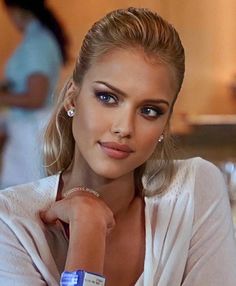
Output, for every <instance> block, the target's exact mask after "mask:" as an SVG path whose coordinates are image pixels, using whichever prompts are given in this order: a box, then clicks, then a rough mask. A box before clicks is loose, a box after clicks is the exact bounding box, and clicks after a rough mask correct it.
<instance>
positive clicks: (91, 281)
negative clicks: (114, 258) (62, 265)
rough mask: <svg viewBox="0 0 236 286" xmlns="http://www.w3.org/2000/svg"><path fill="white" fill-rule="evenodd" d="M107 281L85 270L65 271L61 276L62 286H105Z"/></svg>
mask: <svg viewBox="0 0 236 286" xmlns="http://www.w3.org/2000/svg"><path fill="white" fill-rule="evenodd" d="M105 281H106V279H105V278H104V277H103V276H101V275H99V274H95V273H91V272H86V271H84V270H77V271H73V272H69V271H64V272H63V273H62V274H61V280H60V286H95V285H96V286H105Z"/></svg>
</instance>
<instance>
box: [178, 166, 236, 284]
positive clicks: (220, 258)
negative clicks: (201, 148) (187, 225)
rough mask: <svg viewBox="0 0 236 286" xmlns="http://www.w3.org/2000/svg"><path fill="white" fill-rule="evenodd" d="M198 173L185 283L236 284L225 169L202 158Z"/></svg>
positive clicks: (234, 250) (234, 256) (233, 245)
mask: <svg viewBox="0 0 236 286" xmlns="http://www.w3.org/2000/svg"><path fill="white" fill-rule="evenodd" d="M199 165H200V166H199V169H198V170H197V173H196V182H195V193H194V202H195V203H194V223H193V233H192V239H191V244H190V248H189V252H188V253H189V254H188V260H187V264H186V268H185V274H184V279H183V281H182V284H181V285H182V286H222V285H224V286H233V285H236V243H235V239H234V235H233V223H232V216H231V211H230V205H229V198H228V193H227V190H226V186H225V183H224V180H223V176H222V174H221V172H220V171H219V170H218V168H217V167H215V166H214V165H213V164H211V163H209V162H206V161H202V162H201V163H200V164H199Z"/></svg>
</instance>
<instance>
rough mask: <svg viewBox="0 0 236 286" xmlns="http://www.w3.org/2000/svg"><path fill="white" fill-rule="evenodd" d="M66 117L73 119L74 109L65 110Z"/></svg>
mask: <svg viewBox="0 0 236 286" xmlns="http://www.w3.org/2000/svg"><path fill="white" fill-rule="evenodd" d="M67 115H68V116H69V117H73V116H74V115H75V109H74V108H71V109H69V110H67Z"/></svg>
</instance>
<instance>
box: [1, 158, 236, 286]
mask: <svg viewBox="0 0 236 286" xmlns="http://www.w3.org/2000/svg"><path fill="white" fill-rule="evenodd" d="M175 164H176V167H177V172H176V174H175V177H174V179H173V181H172V183H171V185H170V186H169V188H168V191H166V192H165V193H163V194H162V195H159V196H153V197H146V198H145V226H146V251H145V261H144V271H143V274H142V275H141V276H140V278H139V279H138V281H137V282H136V284H135V286H152V285H153V286H154V285H155V286H156V285H157V286H180V285H181V286H213V285H214V286H222V285H224V286H233V285H236V244H235V240H234V236H233V224H232V217H231V212H230V206H229V200H228V194H227V190H226V188H225V184H224V180H223V178H222V175H221V173H220V171H219V170H218V169H217V168H216V167H215V166H214V165H213V164H211V163H210V162H207V161H205V160H203V159H200V158H194V159H188V160H180V161H176V162H175ZM58 183H59V175H55V176H51V177H47V178H45V179H42V180H40V181H38V182H34V183H30V184H26V185H21V186H17V187H12V188H8V189H6V190H3V191H1V192H0V285H5V286H13V285H15V286H23V285H24V286H25V285H34V286H42V285H44V286H45V285H59V279H60V273H61V272H62V271H63V268H64V264H65V259H66V253H67V247H68V240H67V238H66V236H65V233H64V231H63V230H62V228H61V225H56V226H50V227H48V226H47V227H46V226H45V225H44V224H43V223H42V221H41V220H40V218H39V215H38V212H39V211H40V210H44V209H47V208H48V207H49V206H50V204H52V203H53V202H54V201H55V199H56V195H57V189H58ZM122 286H123V285H122Z"/></svg>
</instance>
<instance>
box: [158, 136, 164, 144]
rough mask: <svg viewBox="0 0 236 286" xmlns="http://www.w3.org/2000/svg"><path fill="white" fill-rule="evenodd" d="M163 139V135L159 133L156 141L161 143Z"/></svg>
mask: <svg viewBox="0 0 236 286" xmlns="http://www.w3.org/2000/svg"><path fill="white" fill-rule="evenodd" d="M163 139H164V135H163V134H161V136H160V137H159V139H158V143H161V142H162V141H163Z"/></svg>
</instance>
